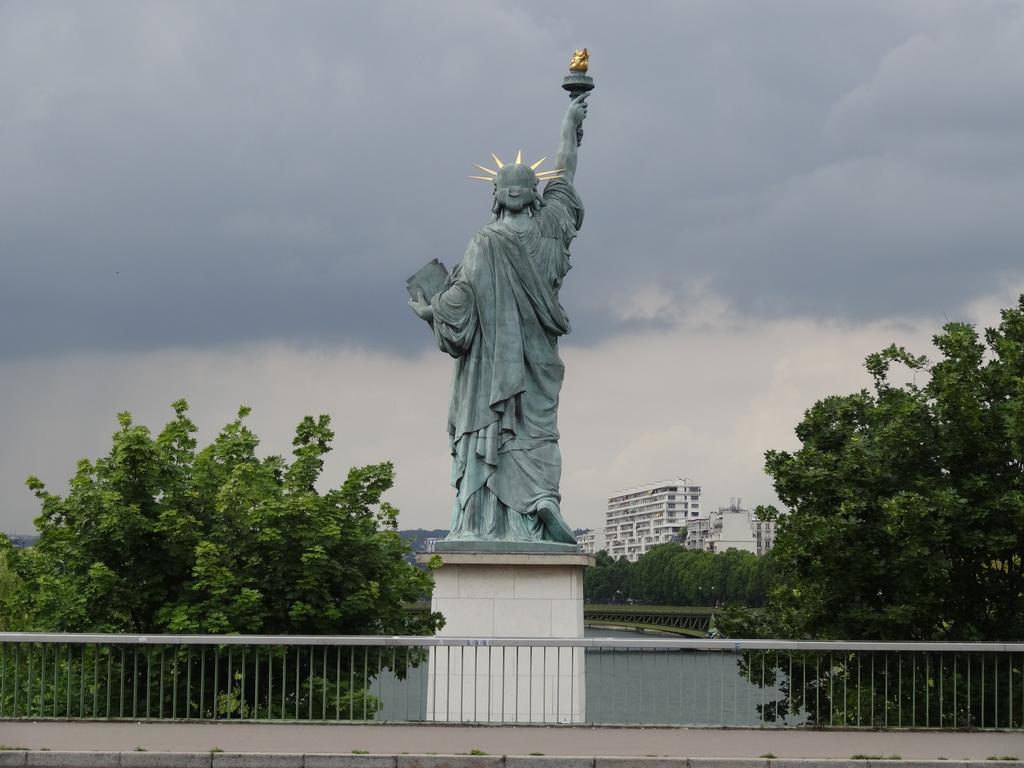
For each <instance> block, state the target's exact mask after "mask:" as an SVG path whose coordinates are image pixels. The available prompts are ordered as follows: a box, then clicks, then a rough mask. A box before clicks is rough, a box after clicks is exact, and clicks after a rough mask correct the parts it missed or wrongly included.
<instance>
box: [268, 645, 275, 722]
mask: <svg viewBox="0 0 1024 768" xmlns="http://www.w3.org/2000/svg"><path fill="white" fill-rule="evenodd" d="M273 719H274V649H273V648H267V720H268V721H269V720H273Z"/></svg>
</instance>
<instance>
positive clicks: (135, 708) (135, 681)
mask: <svg viewBox="0 0 1024 768" xmlns="http://www.w3.org/2000/svg"><path fill="white" fill-rule="evenodd" d="M82 673H83V674H84V673H85V657H84V656H83V657H82ZM81 709H82V707H81V706H79V714H80V715H81ZM138 714H139V649H138V647H135V648H132V720H134V719H135V718H136V717H137V716H138Z"/></svg>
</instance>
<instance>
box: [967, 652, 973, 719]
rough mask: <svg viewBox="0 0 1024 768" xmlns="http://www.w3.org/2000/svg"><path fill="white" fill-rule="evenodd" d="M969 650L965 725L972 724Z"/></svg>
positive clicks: (968, 656) (969, 653) (968, 655)
mask: <svg viewBox="0 0 1024 768" xmlns="http://www.w3.org/2000/svg"><path fill="white" fill-rule="evenodd" d="M971 666H972V664H971V652H970V651H968V652H967V726H968V727H970V726H971V725H973V720H972V719H971Z"/></svg>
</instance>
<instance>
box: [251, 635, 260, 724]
mask: <svg viewBox="0 0 1024 768" xmlns="http://www.w3.org/2000/svg"><path fill="white" fill-rule="evenodd" d="M254 653H255V654H256V657H255V658H254V659H253V665H252V666H253V681H252V719H253V720H259V719H260V647H259V646H258V645H257V646H256V649H255V651H254Z"/></svg>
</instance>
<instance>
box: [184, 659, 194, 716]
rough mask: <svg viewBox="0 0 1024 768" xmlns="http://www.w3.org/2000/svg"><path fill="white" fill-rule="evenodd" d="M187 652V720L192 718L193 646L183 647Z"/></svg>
mask: <svg viewBox="0 0 1024 768" xmlns="http://www.w3.org/2000/svg"><path fill="white" fill-rule="evenodd" d="M182 648H183V649H184V651H185V719H186V720H188V719H189V718H190V717H191V716H192V646H190V645H185V646H182Z"/></svg>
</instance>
